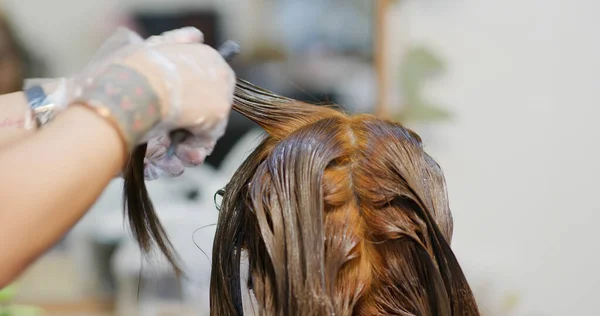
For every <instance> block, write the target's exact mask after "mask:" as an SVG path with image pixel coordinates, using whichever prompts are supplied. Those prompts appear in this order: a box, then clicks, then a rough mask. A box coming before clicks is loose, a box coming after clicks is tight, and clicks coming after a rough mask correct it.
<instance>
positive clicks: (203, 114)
mask: <svg viewBox="0 0 600 316" xmlns="http://www.w3.org/2000/svg"><path fill="white" fill-rule="evenodd" d="M187 30H188V31H187V32H190V30H193V29H189V28H188V29H187ZM196 32H197V33H196V34H197V36H196V37H195V39H196V41H195V42H193V41H192V42H183V43H182V42H181V41H179V40H181V38H182V37H183V36H182V35H181V33H178V32H172V33H169V34H166V35H164V36H161V37H155V38H151V39H149V40H148V41H145V42H144V41H142V42H140V43H138V44H132V45H128V46H125V47H123V48H121V49H120V50H118V51H116V52H114V53H112V54H108V55H107V57H106V60H104V61H101V62H99V63H97V64H96V66H94V67H92V68H90V69H89V70H88V71H87V72H84V74H83V76H80V77H79V78H78V79H77V80H76V83H75V84H74V86H75V87H74V89H73V91H74V95H75V101H74V102H72V104H86V105H89V106H91V107H92V108H95V109H96V110H98V112H99V113H100V114H102V115H106V116H107V117H109V118H110V119H111V120H112V121H113V122H114V123H115V125H116V127H117V129H118V130H119V131H120V132H121V135H122V136H123V138H124V141H125V143H126V145H127V147H128V148H129V149H132V148H133V147H134V146H135V145H137V144H141V143H145V142H147V141H148V140H150V139H151V138H153V137H157V136H162V135H166V134H167V133H168V132H169V131H171V130H174V129H178V128H185V129H188V130H189V131H190V132H192V133H193V134H194V135H196V136H197V137H196V138H195V139H191V140H189V142H190V144H191V145H194V146H196V147H198V146H200V147H202V146H204V147H210V146H212V145H213V144H214V142H215V141H216V140H217V139H218V138H219V137H220V136H221V135H222V134H223V132H224V129H225V125H226V123H227V118H228V115H229V111H230V107H231V102H232V95H233V88H234V85H235V75H234V73H233V71H232V70H231V68H230V67H229V66H228V64H227V62H226V61H225V60H224V59H223V58H222V57H221V56H220V54H219V53H218V52H217V51H216V50H214V49H213V48H211V47H209V46H206V45H203V44H200V43H198V41H200V40H201V37H202V36H201V33H199V31H197V30H196ZM188 38H191V37H188ZM175 39H178V40H175Z"/></svg>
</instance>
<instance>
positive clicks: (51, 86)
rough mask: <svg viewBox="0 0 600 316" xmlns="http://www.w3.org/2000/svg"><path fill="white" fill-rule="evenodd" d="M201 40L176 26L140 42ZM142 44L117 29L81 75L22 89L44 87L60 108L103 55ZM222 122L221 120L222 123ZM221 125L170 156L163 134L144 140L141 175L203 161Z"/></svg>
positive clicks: (189, 29)
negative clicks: (143, 169) (168, 155)
mask: <svg viewBox="0 0 600 316" xmlns="http://www.w3.org/2000/svg"><path fill="white" fill-rule="evenodd" d="M202 40H203V34H202V33H201V32H200V31H199V30H197V29H195V28H192V27H187V28H182V29H177V30H173V31H169V32H165V33H163V34H162V35H160V36H152V37H150V38H148V39H147V40H146V41H144V43H146V44H148V45H150V46H156V45H161V44H185V43H199V42H202ZM140 43H142V40H141V38H140V37H139V36H138V35H137V34H135V33H133V32H131V31H129V30H127V29H119V30H117V31H116V32H115V33H114V34H113V35H112V36H111V37H110V38H109V39H107V40H106V41H105V42H104V44H103V45H102V47H101V48H100V50H99V51H98V52H97V53H96V54H95V57H94V58H92V61H91V62H90V63H89V64H88V65H87V66H86V67H85V68H84V70H83V71H82V72H81V74H78V75H75V76H72V77H70V78H39V79H37V78H34V79H27V80H26V81H25V87H24V88H25V89H26V88H29V87H31V86H34V85H41V86H44V88H45V90H46V93H47V95H48V100H47V102H48V103H51V104H54V105H55V111H56V112H58V113H59V112H60V111H62V110H64V109H65V108H66V106H67V104H68V103H69V102H70V100H71V99H73V98H74V95H75V91H74V82H77V81H78V80H81V79H80V78H84V77H85V75H86V74H90V73H94V72H95V71H98V69H100V68H101V66H102V65H103V64H105V63H106V62H105V61H104V60H106V59H107V58H109V57H111V55H112V54H114V53H115V51H117V50H119V49H121V48H124V47H127V46H129V45H134V44H140ZM225 123H226V122H223V124H222V125H224V124H225ZM222 128H224V126H223V127H217V128H216V129H215V132H216V133H213V134H214V135H215V136H214V137H212V138H211V137H208V138H207V137H203V136H206V135H200V136H197V137H194V138H191V139H187V140H186V141H185V142H183V143H181V144H180V145H178V146H177V149H176V151H175V156H174V157H167V155H166V150H167V148H168V146H169V145H170V140H169V139H168V138H167V137H166V136H158V137H155V138H154V139H151V140H150V141H148V149H147V152H146V160H145V163H146V164H145V166H146V168H145V175H146V179H147V180H153V179H157V178H158V177H163V176H170V177H173V176H178V175H181V174H182V173H183V171H184V167H185V166H195V165H199V164H201V163H202V162H204V159H205V158H206V156H207V155H208V154H210V152H211V151H212V148H213V146H214V142H215V139H216V138H218V137H219V136H220V134H222ZM209 135H210V134H209Z"/></svg>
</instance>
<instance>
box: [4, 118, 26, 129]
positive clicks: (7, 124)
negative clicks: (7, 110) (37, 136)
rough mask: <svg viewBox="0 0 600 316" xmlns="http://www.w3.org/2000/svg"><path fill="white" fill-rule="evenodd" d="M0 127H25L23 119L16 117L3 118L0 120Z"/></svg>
mask: <svg viewBox="0 0 600 316" xmlns="http://www.w3.org/2000/svg"><path fill="white" fill-rule="evenodd" d="M0 127H5V128H25V119H18V120H11V119H4V120H2V121H0Z"/></svg>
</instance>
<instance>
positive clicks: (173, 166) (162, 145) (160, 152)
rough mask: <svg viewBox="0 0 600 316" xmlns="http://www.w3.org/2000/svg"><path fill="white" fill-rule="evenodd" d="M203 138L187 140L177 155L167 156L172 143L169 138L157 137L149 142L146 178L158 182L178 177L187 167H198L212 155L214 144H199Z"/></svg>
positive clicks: (179, 147)
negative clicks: (165, 178) (159, 179)
mask: <svg viewBox="0 0 600 316" xmlns="http://www.w3.org/2000/svg"><path fill="white" fill-rule="evenodd" d="M199 139H201V137H196V138H193V139H186V140H185V141H184V142H183V143H180V144H179V145H178V146H177V147H176V150H175V155H174V156H172V157H168V156H167V150H168V148H169V146H170V145H171V141H170V139H169V137H167V136H159V137H155V138H153V139H151V140H149V141H148V149H147V150H146V158H145V159H144V178H145V179H146V180H156V179H158V178H162V177H176V176H179V175H181V174H182V173H183V172H184V171H185V167H189V166H197V165H200V164H202V163H203V162H204V159H206V156H208V155H210V154H211V152H212V150H213V146H214V142H211V141H210V140H206V142H205V143H198V142H197V141H198V140H199Z"/></svg>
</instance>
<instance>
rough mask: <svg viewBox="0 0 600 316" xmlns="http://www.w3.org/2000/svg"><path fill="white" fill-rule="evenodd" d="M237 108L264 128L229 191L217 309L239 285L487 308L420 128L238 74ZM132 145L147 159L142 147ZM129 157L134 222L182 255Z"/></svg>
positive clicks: (298, 296)
mask: <svg viewBox="0 0 600 316" xmlns="http://www.w3.org/2000/svg"><path fill="white" fill-rule="evenodd" d="M233 108H234V110H235V111H237V112H239V113H241V114H242V115H244V116H246V117H248V118H250V119H251V120H252V121H254V122H256V123H257V124H258V125H260V126H261V127H262V128H264V130H265V131H266V137H265V138H264V140H263V141H262V143H261V144H260V145H259V146H258V147H257V148H256V149H255V150H254V151H253V152H252V153H251V154H250V155H249V157H248V158H247V159H246V160H245V161H244V163H243V164H242V165H241V166H240V167H239V169H238V170H237V171H236V173H235V174H234V176H233V177H232V179H231V181H230V182H229V183H228V184H227V186H226V187H225V189H224V190H223V191H222V194H223V201H222V204H221V207H220V214H219V220H218V224H217V231H216V235H215V241H214V246H213V256H212V272H211V287H210V308H211V314H212V315H243V314H244V312H245V311H244V304H243V301H242V296H243V295H242V289H243V288H244V289H245V290H248V291H250V293H251V296H252V297H253V304H252V311H253V312H255V313H256V314H259V315H334V314H335V315H457V316H458V315H460V316H463V315H467V316H470V315H479V312H478V309H477V305H476V302H475V299H474V297H473V294H472V292H471V289H470V287H469V285H468V283H467V280H466V278H465V276H464V274H463V272H462V270H461V268H460V265H459V263H458V261H457V259H456V257H455V256H454V253H453V252H452V250H451V248H450V243H451V239H452V229H453V224H452V216H451V213H450V209H449V206H448V200H447V194H446V187H445V180H444V177H443V174H442V171H441V169H440V167H439V166H438V164H437V163H436V162H435V161H434V160H433V159H432V158H431V157H430V156H429V155H428V154H427V153H425V151H424V150H423V146H422V143H421V139H420V138H419V136H418V135H416V134H415V133H414V132H412V131H410V130H409V129H406V128H404V127H402V126H401V125H399V124H397V123H395V122H392V121H387V120H383V119H379V118H377V117H374V116H372V115H368V114H361V115H355V116H352V115H347V114H345V113H343V112H341V111H338V110H336V109H335V108H332V107H327V106H315V105H310V104H306V103H302V102H298V101H295V100H292V99H289V98H285V97H282V96H278V95H275V94H273V93H271V92H269V91H266V90H264V89H261V88H259V87H256V86H254V85H252V84H250V83H248V82H245V81H242V80H238V84H237V87H236V90H235V97H234V104H233ZM133 158H134V159H133V160H134V161H135V160H137V161H138V162H139V161H142V160H143V152H142V151H140V152H136V154H134V157H133ZM131 167H132V168H130V169H129V171H128V172H127V174H126V184H125V186H126V191H125V194H126V200H127V203H126V204H127V206H128V208H129V212H128V213H127V214H128V216H129V220H130V225H131V226H132V231H133V232H134V235H135V236H136V238H137V240H138V241H139V242H140V245H141V246H142V248H144V249H148V248H147V246H149V245H150V244H151V243H152V241H154V242H155V243H156V244H157V245H158V246H159V248H160V249H161V250H162V251H163V253H165V254H166V255H167V257H168V258H170V259H172V260H171V262H172V263H174V264H175V267H177V265H176V260H175V258H174V256H173V255H172V254H173V252H172V248H171V246H170V244H168V242H167V241H166V235H165V234H164V230H162V227H161V226H160V223H159V221H158V218H157V217H156V215H155V214H154V210H153V209H152V207H151V203H150V201H149V199H148V195H147V194H145V193H144V194H142V193H140V192H139V191H141V190H144V191H145V187H143V165H141V164H135V163H132V165H131ZM127 180H129V181H127ZM131 180H133V181H131ZM140 184H142V185H140ZM161 240H162V241H161ZM243 257H245V258H247V261H248V267H247V269H248V270H247V272H248V280H247V284H242V282H245V280H244V279H243V278H242V277H241V273H240V269H241V262H242V259H243ZM243 285H247V287H246V286H243ZM246 312H248V310H246Z"/></svg>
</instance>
